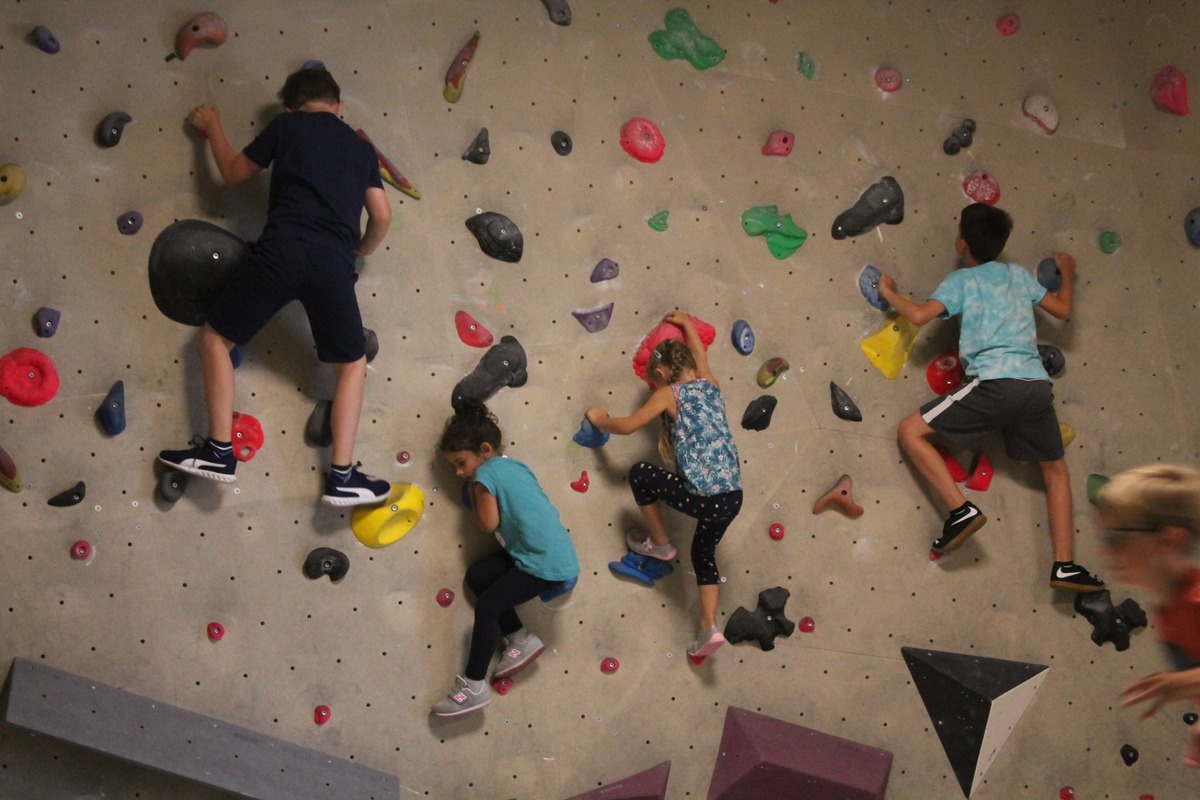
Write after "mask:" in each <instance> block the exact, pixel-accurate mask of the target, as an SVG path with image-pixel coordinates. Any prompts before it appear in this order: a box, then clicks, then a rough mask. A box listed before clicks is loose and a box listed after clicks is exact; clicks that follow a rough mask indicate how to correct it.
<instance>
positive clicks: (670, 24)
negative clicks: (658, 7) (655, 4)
mask: <svg viewBox="0 0 1200 800" xmlns="http://www.w3.org/2000/svg"><path fill="white" fill-rule="evenodd" d="M663 24H664V25H665V26H666V30H659V31H654V32H653V33H651V34H650V36H649V37H648V38H649V39H650V46H651V47H653V48H654V52H656V53H658V54H659V55H660V56H662V57H663V58H665V59H667V60H671V59H675V58H684V59H687V61H688V63H690V64H691V65H692V66H693V67H695V68H696V69H708V68H709V67H714V66H716V65H717V64H720V63H721V62H722V61H723V60H724V59H725V50H724V48H722V47H721V45H719V44H717V43H716V42H714V41H713V40H712V39H710V38H708V37H707V36H705V35H704V34H703V33H701V32H700V29H699V28H697V27H696V23H694V22H692V18H691V16H690V15H689V14H688V12H687V11H685V10H684V9H682V8H675V9H672V10H670V11H668V12H667V15H666V17H664V18H663Z"/></svg>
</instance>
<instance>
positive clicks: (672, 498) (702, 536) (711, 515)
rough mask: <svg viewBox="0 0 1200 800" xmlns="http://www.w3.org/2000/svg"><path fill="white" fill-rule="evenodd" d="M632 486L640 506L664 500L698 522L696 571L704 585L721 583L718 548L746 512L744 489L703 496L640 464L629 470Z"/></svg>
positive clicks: (669, 475) (670, 475) (668, 474)
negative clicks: (731, 526) (739, 515)
mask: <svg viewBox="0 0 1200 800" xmlns="http://www.w3.org/2000/svg"><path fill="white" fill-rule="evenodd" d="M629 487H630V488H631V489H633V500H634V502H635V503H637V504H638V505H639V506H648V505H650V504H651V503H655V502H658V501H660V500H661V501H662V502H664V503H666V504H667V505H669V506H670V507H671V508H673V509H675V510H676V511H681V512H683V513H684V514H687V515H688V516H689V517H692V518H694V519H695V520H696V534H695V536H693V537H692V568H693V569H695V570H696V583H697V584H698V585H700V586H704V585H707V584H713V583H720V582H721V573H720V571H719V570H718V569H717V545H718V544H720V542H721V537H722V536H724V535H725V530H726V528H728V527H729V524H730V523H731V522H733V520H734V518H735V517H736V516H737V515H738V512H739V511H741V510H742V490H741V489H738V490H736V491H733V492H725V493H724V494H714V495H712V496H711V497H700V496H698V495H694V494H692V493H690V492H689V491H688V490H687V489H686V488H684V484H683V479H682V478H680V477H679V476H678V475H676V474H675V473H674V472H669V471H668V470H665V469H663V468H662V467H658V466H655V465H654V464H649V463H647V462H645V461H639V462H638V463H636V464H634V465H633V466H632V467H631V468H630V470H629Z"/></svg>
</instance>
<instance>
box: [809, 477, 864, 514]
mask: <svg viewBox="0 0 1200 800" xmlns="http://www.w3.org/2000/svg"><path fill="white" fill-rule="evenodd" d="M831 504H832V505H835V506H837V507H838V508H840V509H841V510H842V511H844V512H845V513H846V516H848V517H850V518H852V519H858V518H859V517H861V516H862V515H863V507H862V506H860V505H859V504H858V503H856V502H854V481H853V480H852V479H851V478H850V476H849V475H842V476H841V477H840V478H838V479H837V483H835V484H834V485H833V487H832V488H831V489H830V490H829V491H828V492H826V493H825V494H823V495H821V497H820V498H819V499H818V500H817V502H816V503H814V504H813V509H812V513H814V514H820V513H821V512H822V511H824V510H825V509H826V508H828V507H829V506H830V505H831Z"/></svg>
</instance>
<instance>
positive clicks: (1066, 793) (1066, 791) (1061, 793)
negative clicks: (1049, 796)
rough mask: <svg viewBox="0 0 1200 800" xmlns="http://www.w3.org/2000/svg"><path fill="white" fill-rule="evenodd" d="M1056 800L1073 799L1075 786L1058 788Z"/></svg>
mask: <svg viewBox="0 0 1200 800" xmlns="http://www.w3.org/2000/svg"><path fill="white" fill-rule="evenodd" d="M1058 800H1075V788H1074V787H1072V786H1064V787H1062V788H1061V789H1059V790H1058Z"/></svg>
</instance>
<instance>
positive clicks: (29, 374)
mask: <svg viewBox="0 0 1200 800" xmlns="http://www.w3.org/2000/svg"><path fill="white" fill-rule="evenodd" d="M57 393H58V370H56V369H55V368H54V362H53V361H51V360H50V358H49V357H48V356H47V355H46V354H45V353H43V352H41V351H40V350H34V349H33V348H32V347H18V348H17V349H16V350H13V351H12V352H11V353H9V354H7V355H6V356H4V357H3V358H0V396H3V397H6V398H8V400H9V402H11V403H13V404H14V405H18V406H26V407H31V406H40V405H42V404H43V403H48V402H49V401H50V400H51V398H53V397H54V395H55V394H57Z"/></svg>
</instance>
